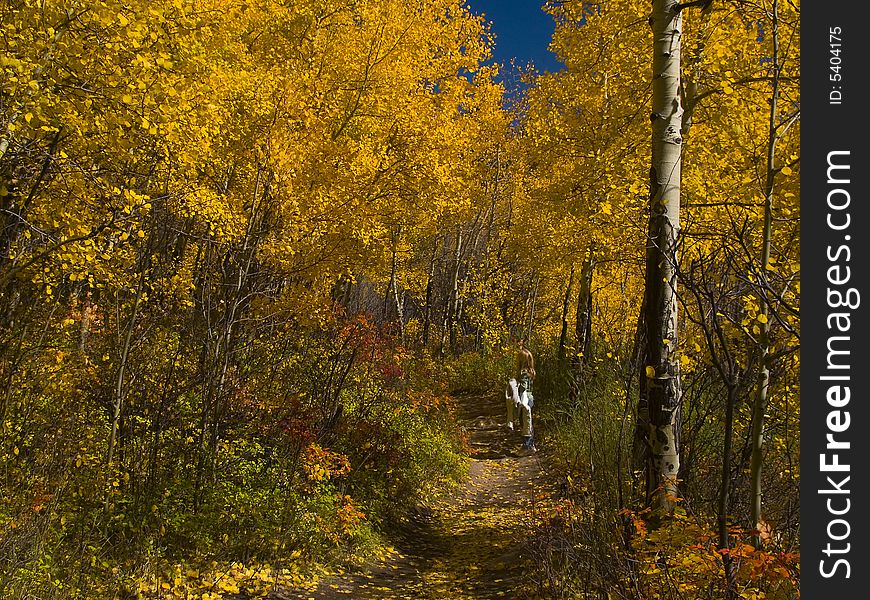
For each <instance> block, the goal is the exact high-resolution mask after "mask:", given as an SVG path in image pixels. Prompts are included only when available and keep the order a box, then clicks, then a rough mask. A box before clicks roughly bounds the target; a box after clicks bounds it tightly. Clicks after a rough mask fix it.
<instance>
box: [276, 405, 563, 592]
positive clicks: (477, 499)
mask: <svg viewBox="0 0 870 600" xmlns="http://www.w3.org/2000/svg"><path fill="white" fill-rule="evenodd" d="M457 401H458V403H459V407H458V408H459V413H458V414H459V421H460V424H461V426H462V427H464V428H465V430H466V432H467V434H468V436H469V443H470V445H471V448H472V450H471V456H470V458H469V477H468V479H467V481H466V482H465V483H464V484H463V485H462V487H461V488H459V489H458V490H457V491H456V492H454V493H453V494H452V495H451V496H450V497H448V498H444V499H442V500H439V501H435V502H432V503H430V504H429V505H427V506H425V507H421V508H420V510H419V511H418V514H417V515H416V516H415V518H414V519H412V520H411V522H410V523H409V524H408V525H406V526H404V527H402V528H401V530H400V531H399V532H398V539H397V540H396V541H395V550H396V551H395V552H394V553H392V554H391V555H390V556H388V557H387V558H385V559H384V560H383V561H380V562H379V563H378V564H377V565H375V566H374V567H370V568H368V570H365V571H363V572H358V573H350V572H348V573H344V574H341V575H336V576H330V577H325V578H323V579H321V580H320V581H319V582H318V583H317V586H316V587H315V588H313V589H310V590H283V591H281V592H277V593H275V595H274V596H273V597H275V598H284V599H297V598H303V599H307V598H315V599H318V600H321V599H323V600H331V599H335V598H354V599H357V598H359V599H363V600H367V599H375V598H376V599H390V598H394V599H399V598H402V599H405V598H413V599H417V598H425V599H436V598H437V599H444V598H447V599H466V598H468V599H472V598H521V597H522V593H521V591H520V588H521V581H522V579H523V566H524V563H525V561H526V558H525V556H524V552H523V549H524V540H525V539H528V536H529V535H530V533H531V528H532V525H533V523H532V522H533V519H534V517H533V512H534V509H535V506H536V504H540V503H541V502H546V499H547V498H549V497H550V496H551V494H550V490H549V489H548V487H547V486H546V485H545V480H544V477H543V471H542V469H541V463H540V460H539V456H538V455H532V456H519V455H518V453H517V451H518V450H519V448H520V437H519V436H518V435H517V434H516V433H514V432H512V431H509V430H507V429H506V428H505V426H504V423H505V414H504V412H505V411H504V399H503V397H502V396H501V395H500V394H498V395H492V396H464V397H459V398H457Z"/></svg>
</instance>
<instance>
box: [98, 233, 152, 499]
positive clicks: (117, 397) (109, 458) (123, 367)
mask: <svg viewBox="0 0 870 600" xmlns="http://www.w3.org/2000/svg"><path fill="white" fill-rule="evenodd" d="M146 252H150V249H146ZM147 264H148V260H147V256H146V259H145V260H143V265H142V272H141V273H140V274H139V285H138V287H137V288H136V300H135V301H134V303H133V310H132V312H131V314H130V321H129V323H128V324H127V332H126V334H125V336H124V345H123V346H122V348H121V357H120V359H119V361H118V374H117V375H116V376H115V394H114V398H113V402H112V423H111V427H110V431H109V445H108V448H107V450H106V471H107V476H108V477H109V479H112V463H113V462H114V460H115V447H116V446H117V440H118V425H119V423H120V422H121V411H122V410H123V408H124V400H125V397H126V395H127V389H126V374H127V360H128V359H129V357H130V347H131V346H132V343H133V330H134V329H135V328H136V319H137V318H138V317H139V306H140V305H141V303H142V294H143V293H144V291H145V274H146V273H147V271H148V267H147ZM110 504H111V492H110V491H107V492H106V498H105V501H104V504H103V511H104V512H109V506H110Z"/></svg>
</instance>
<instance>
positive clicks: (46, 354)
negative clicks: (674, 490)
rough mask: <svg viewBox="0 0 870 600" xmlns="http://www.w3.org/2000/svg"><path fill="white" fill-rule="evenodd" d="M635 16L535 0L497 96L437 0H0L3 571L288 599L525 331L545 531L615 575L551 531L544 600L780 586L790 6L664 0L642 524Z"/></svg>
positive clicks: (377, 523)
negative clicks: (661, 474)
mask: <svg viewBox="0 0 870 600" xmlns="http://www.w3.org/2000/svg"><path fill="white" fill-rule="evenodd" d="M472 4H473V3H472ZM648 5H649V2H647V1H644V2H640V1H639V0H637V1H636V0H613V1H612V2H604V3H598V4H590V3H587V2H579V1H578V2H573V1H571V2H552V3H548V4H547V6H546V10H548V11H549V12H550V13H551V14H552V15H553V16H554V18H555V20H556V23H557V28H556V33H555V35H554V38H553V42H552V46H551V47H552V49H553V50H554V51H555V52H556V54H557V55H558V57H559V58H560V60H561V61H562V63H563V64H564V66H565V68H564V69H562V70H560V71H558V72H555V73H544V74H537V73H534V72H533V71H529V72H527V73H524V74H523V77H524V78H525V81H524V91H523V92H522V93H521V92H520V91H517V90H507V91H506V90H505V87H504V84H503V83H501V81H502V78H501V75H500V72H499V67H498V66H497V65H494V64H492V61H491V60H490V59H491V56H490V50H491V48H492V44H493V38H492V35H491V33H490V31H489V27H488V24H487V22H486V20H485V19H484V18H483V17H482V16H480V15H478V14H475V12H474V11H473V10H472V7H469V6H468V4H467V3H465V2H462V1H460V0H412V1H405V0H358V1H345V0H290V1H278V0H157V1H150V0H149V1H145V0H128V1H126V2H119V1H117V0H104V1H101V2H96V1H93V2H92V1H89V0H44V1H36V0H10V1H7V2H4V3H3V4H2V6H0V28H2V31H0V72H2V76H0V381H2V384H3V385H2V387H0V428H2V436H0V473H2V479H0V490H2V493H0V589H3V590H6V591H7V593H8V595H9V597H14V598H19V597H20V598H23V597H26V596H25V595H26V594H28V593H29V594H35V595H37V596H39V597H44V598H72V597H111V596H112V595H113V594H118V596H119V597H121V596H124V597H128V596H131V595H132V596H135V595H136V594H140V595H143V596H158V595H160V594H164V593H176V592H177V593H178V594H179V595H183V594H193V593H194V592H195V593H196V594H199V597H202V598H206V597H208V598H217V597H220V596H221V595H222V594H236V593H241V592H243V591H246V592H249V593H261V592H263V591H265V590H267V589H268V585H272V586H273V587H274V586H276V585H294V584H298V583H299V582H300V581H302V580H304V579H305V577H306V575H305V574H304V573H303V570H304V569H303V567H302V566H301V565H302V563H304V562H305V561H310V562H329V561H334V560H336V557H337V556H338V555H339V554H340V553H342V552H344V551H346V550H347V549H348V548H353V547H365V546H368V547H373V546H376V545H377V544H378V543H379V542H378V541H377V538H378V536H379V535H380V534H382V533H383V532H384V531H387V530H388V529H389V528H390V527H391V524H392V523H393V522H394V521H396V520H400V519H401V518H403V516H404V515H405V514H406V513H407V510H408V509H409V508H411V507H413V506H414V505H416V504H417V503H418V502H420V501H421V500H423V499H425V498H427V497H429V496H430V495H432V494H434V493H436V492H437V491H439V490H442V489H443V488H444V487H445V486H448V485H449V482H451V481H456V480H458V479H459V478H461V477H462V475H463V472H464V464H465V463H464V460H463V451H464V450H467V448H465V449H464V448H463V439H462V432H461V431H460V430H459V427H458V426H457V422H456V414H455V401H454V399H453V398H452V397H451V394H454V395H455V394H457V393H461V392H467V391H481V390H484V391H488V390H490V389H492V388H493V387H497V386H499V385H500V384H501V382H502V381H503V379H504V378H505V376H506V375H507V374H508V373H509V372H510V370H511V368H512V366H511V364H512V362H511V361H512V356H511V352H512V351H513V348H512V346H511V343H512V341H514V340H516V339H520V338H523V339H525V340H527V343H528V344H529V346H530V347H531V348H532V350H533V351H534V352H535V354H536V356H538V357H539V365H540V374H539V377H538V382H537V384H536V385H537V388H536V389H539V390H540V392H537V391H536V397H538V396H539V397H540V398H541V402H542V405H541V406H540V413H539V414H540V417H539V418H540V419H541V420H540V423H541V424H542V427H541V431H542V432H543V431H547V434H548V436H549V437H548V440H549V447H550V448H551V449H552V451H553V462H552V465H551V468H552V475H553V477H555V478H566V479H565V481H566V482H567V481H569V480H570V484H567V483H566V490H565V494H564V498H563V499H565V500H566V502H567V504H565V505H564V506H563V508H562V509H561V510H562V512H560V513H559V514H557V515H555V516H554V515H549V514H548V515H542V516H541V517H542V520H541V528H540V532H539V533H540V537H538V538H537V542H535V543H539V542H540V541H541V540H550V541H551V542H553V544H555V543H556V542H555V541H554V540H557V539H558V540H561V541H562V542H564V541H565V540H572V541H570V542H566V545H564V546H562V547H564V548H573V547H574V546H572V544H573V543H574V542H576V541H577V540H579V539H582V540H584V541H583V543H588V544H590V547H591V545H593V544H597V546H595V548H596V550H597V551H598V552H599V553H603V554H604V555H607V556H613V557H614V559H613V560H614V561H615V562H614V565H616V564H618V565H620V566H619V567H618V568H615V570H609V569H608V568H604V567H601V568H600V569H599V570H598V571H595V569H594V568H593V567H592V566H590V565H593V562H594V561H591V559H589V555H588V554H584V553H583V552H580V553H576V552H574V551H573V550H571V551H566V552H565V553H563V554H561V555H560V554H559V553H558V552H555V551H553V548H556V546H555V545H554V546H552V547H551V546H548V550H547V552H541V553H540V554H539V555H537V556H539V557H540V561H539V567H540V571H539V573H543V572H547V573H549V574H550V576H548V577H549V579H547V578H541V580H540V581H541V582H542V583H541V586H542V587H540V589H541V590H543V589H546V590H547V593H548V594H553V595H554V597H556V596H558V594H561V593H564V595H565V596H569V595H570V594H571V593H574V592H576V590H578V589H580V588H579V587H577V586H579V584H578V583H577V581H578V579H577V578H578V577H580V576H581V575H582V574H583V573H586V574H588V573H592V572H593V571H594V572H595V576H594V577H593V579H594V584H591V585H592V587H591V588H590V587H589V586H588V585H587V588H586V589H587V591H588V590H589V589H592V588H595V589H599V590H602V593H607V590H611V591H612V590H617V589H629V588H627V587H626V588H622V587H620V586H630V585H633V586H635V587H634V588H633V589H635V590H643V596H642V597H646V598H672V597H680V595H681V594H686V595H688V596H689V597H711V598H714V597H719V596H717V595H716V594H718V593H720V592H721V593H724V594H726V595H727V594H734V593H736V594H740V595H742V597H746V598H761V597H765V596H764V594H765V593H769V594H770V595H768V596H766V597H785V596H784V595H782V594H785V593H786V590H788V591H791V590H793V589H795V588H796V583H795V582H796V574H797V569H798V567H797V564H798V562H797V557H796V555H795V548H796V547H797V542H798V540H799V537H798V521H797V519H798V515H797V508H798V504H797V484H798V481H799V472H798V467H797V457H798V456H799V445H798V429H799V428H798V419H799V410H798V402H799V392H800V390H799V385H798V379H797V373H798V371H799V367H800V364H799V357H798V354H797V347H798V340H799V330H800V328H799V321H798V314H799V313H798V311H799V303H800V268H799V254H798V246H799V244H798V242H799V227H798V219H799V214H800V209H799V184H798V175H799V171H800V152H799V145H798V144H799V133H800V132H799V85H798V84H799V74H798V71H799V50H798V29H797V23H798V18H799V5H798V4H797V3H792V2H779V1H778V0H764V1H763V2H761V3H758V4H751V5H750V4H746V3H744V2H721V3H718V2H714V3H713V4H712V7H706V8H704V10H700V9H697V8H696V9H693V10H688V9H686V12H685V14H684V23H685V32H684V38H683V47H684V62H683V72H684V75H683V77H684V83H685V85H684V87H683V92H684V94H685V97H684V98H683V99H682V102H683V105H684V109H685V111H686V113H685V118H684V124H683V127H684V130H683V135H684V138H685V140H684V143H685V146H684V154H683V175H682V186H683V198H682V202H683V205H682V210H683V213H682V214H683V217H682V219H683V226H682V229H681V232H680V263H679V265H678V266H679V268H678V277H679V281H680V294H679V304H680V315H681V316H680V322H679V327H678V338H679V339H678V341H677V340H666V341H665V343H670V342H671V341H673V343H674V346H675V347H676V348H677V350H676V356H677V361H678V362H679V368H680V370H681V375H682V377H683V380H682V389H683V403H682V406H681V411H682V423H683V432H682V439H681V446H682V447H681V454H682V462H681V471H680V490H681V494H682V496H683V500H686V501H687V504H690V505H691V506H690V510H689V511H688V512H687V511H686V510H682V512H679V513H677V514H676V515H668V516H667V518H665V519H664V521H663V524H661V523H658V522H657V523H655V524H648V523H647V522H646V519H648V518H649V515H648V513H644V512H643V509H644V508H645V507H646V498H644V497H643V496H644V494H643V491H642V490H641V488H642V485H641V484H640V483H639V473H638V471H639V470H640V469H642V465H639V464H638V463H637V462H635V458H636V456H635V451H637V450H638V448H641V447H642V442H643V440H642V439H641V438H642V435H641V434H642V432H641V433H638V434H635V409H636V406H635V402H636V399H637V397H638V395H639V394H640V393H641V390H642V389H643V386H644V385H646V384H647V383H648V382H647V381H646V379H645V377H646V374H647V373H648V370H647V368H648V367H649V365H645V364H643V361H642V356H643V352H642V348H643V346H644V344H645V343H648V342H649V340H644V339H642V337H643V336H642V335H640V333H639V332H640V331H642V327H641V325H642V324H641V323H640V321H639V319H638V316H639V315H640V314H641V310H642V306H641V305H642V299H643V297H644V290H643V286H644V247H645V244H646V236H647V230H646V224H645V223H646V216H647V212H646V211H647V210H648V208H647V201H648V195H649V180H648V172H649V158H650V156H649V154H650V152H649V119H650V115H649V112H650V111H649V101H650V91H649V90H650V74H649V68H648V66H647V65H648V64H649V60H648V53H649V50H648V49H649V48H650V47H651V39H650V37H651V36H650V32H649V27H648V23H647V17H648V13H649V6H648ZM774 32H775V37H774ZM774 39H775V40H776V46H774ZM774 98H775V99H776V101H774ZM765 248H766V250H765ZM764 372H767V373H769V386H768V387H765V388H764V390H763V391H764V393H763V394H762V393H761V387H760V386H759V385H758V383H757V382H758V381H759V377H760V376H761V374H762V373H764ZM649 379H652V377H649ZM729 407H730V411H731V412H728V410H729ZM759 410H760V411H761V412H760V414H761V421H760V422H759V417H758V414H759ZM726 415H731V417H730V419H729V418H726ZM765 415H766V417H765ZM765 418H766V421H765ZM726 422H727V423H728V424H727V426H726ZM762 429H763V433H764V435H763V436H760V437H758V438H757V439H759V440H762V439H763V440H764V441H765V444H764V448H763V452H761V450H760V449H758V448H756V449H755V450H754V451H753V440H754V439H755V438H754V437H753V436H754V434H755V433H758V432H759V431H761V430H762ZM726 431H727V432H728V433H727V434H726ZM633 435H634V436H635V438H634V439H632V436H633ZM726 438H727V439H729V440H731V441H733V444H732V445H730V446H726V445H725V440H726ZM729 443H731V442H729ZM759 443H760V442H759ZM638 444H640V446H639V445H638ZM723 447H728V448H730V450H728V451H727V452H726V454H727V456H728V457H730V458H729V460H731V462H730V463H728V464H730V465H731V466H730V467H728V468H727V469H726V470H727V473H725V475H724V477H725V480H727V481H728V482H729V483H730V487H726V489H727V490H730V495H729V494H724V496H723V494H720V490H721V489H722V488H721V481H722V477H723V475H722V470H721V465H722V463H723V450H722V449H723ZM759 461H760V462H759ZM641 462H642V461H641ZM762 465H763V468H762ZM750 480H752V481H756V482H760V483H756V484H753V483H751V482H750ZM581 485H582V487H583V488H584V490H585V491H583V494H589V496H590V497H594V498H596V499H595V501H594V503H593V502H592V501H588V503H591V504H594V505H595V511H596V512H595V513H594V514H596V515H598V516H597V517H596V518H595V519H592V518H591V517H589V513H587V512H584V511H585V510H586V508H584V505H585V504H587V500H581V499H580V496H581V494H580V492H578V489H577V488H576V486H581ZM759 489H763V490H764V496H763V498H764V510H763V516H759V520H758V522H755V523H753V522H750V521H751V520H752V518H751V517H752V515H754V514H755V512H756V509H755V508H753V506H754V501H753V499H752V498H750V495H751V494H754V493H755V492H756V491H758V490H759ZM751 490H752V491H751ZM723 497H725V501H724V510H723V507H722V506H721V504H722V503H721V502H720V499H721V498H723ZM681 501H682V500H681ZM625 509H629V512H625ZM581 514H582V515H583V516H582V518H581V517H580V516H578V515H581ZM668 519H673V520H670V521H669V520H668ZM580 523H583V524H584V525H583V527H580V526H579V525H578V524H580ZM602 523H604V525H602ZM659 524H661V527H659V528H656V526H657V525H659ZM646 527H649V528H648V529H644V528H646ZM581 530H582V531H581ZM593 532H594V535H592V533H593ZM723 532H724V533H723ZM761 533H764V535H761ZM590 535H591V536H592V537H589V536H590ZM572 536H573V537H572ZM717 536H718V537H717ZM760 538H763V539H760ZM548 543H549V542H548ZM560 543H561V542H560ZM726 556H730V557H734V561H732V562H729V564H734V565H736V566H735V568H734V570H732V571H730V573H731V574H730V575H728V577H731V580H730V583H728V581H726V579H727V577H726V575H723V573H724V570H727V568H726V566H725V563H726V562H728V561H723V557H726ZM623 567H624V569H623ZM583 576H585V575H583ZM590 577H591V576H590ZM723 577H726V579H723ZM545 579H547V581H549V583H545V582H544V580H545ZM665 580H666V581H665ZM723 581H725V583H723ZM586 583H587V584H588V583H589V580H587V582H586ZM668 586H670V587H668ZM723 586H724V587H723ZM723 590H724V591H723ZM777 593H779V594H780V596H776V594H777ZM125 595H126V596H125ZM639 597H640V596H639Z"/></svg>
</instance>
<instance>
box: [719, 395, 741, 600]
mask: <svg viewBox="0 0 870 600" xmlns="http://www.w3.org/2000/svg"><path fill="white" fill-rule="evenodd" d="M727 385H728V395H727V397H726V399H725V402H726V405H725V443H724V444H723V448H722V483H721V489H720V491H719V515H718V521H719V523H718V525H719V548H720V549H726V548H730V547H731V537H730V533H729V531H728V506H729V504H730V498H731V445H732V440H733V438H734V405H735V404H736V402H737V382H736V381H730V382H728V384H727ZM722 568H723V569H724V571H725V597H726V598H727V599H729V600H730V599H731V598H734V576H735V573H734V563H733V560H732V558H731V555H730V554H724V555H723V556H722Z"/></svg>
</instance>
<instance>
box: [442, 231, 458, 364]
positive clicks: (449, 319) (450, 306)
mask: <svg viewBox="0 0 870 600" xmlns="http://www.w3.org/2000/svg"><path fill="white" fill-rule="evenodd" d="M453 253H454V256H453V275H452V278H451V281H452V286H451V291H450V298H449V299H448V301H447V315H446V319H445V324H444V335H449V340H450V350H451V351H452V352H455V351H456V309H457V307H458V306H459V267H460V265H461V260H460V259H461V258H462V229H461V228H460V227H457V229H456V245H455V246H454V252H453ZM441 348H442V350H441V352H442V354H443V353H444V340H443V339H442V343H441Z"/></svg>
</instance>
